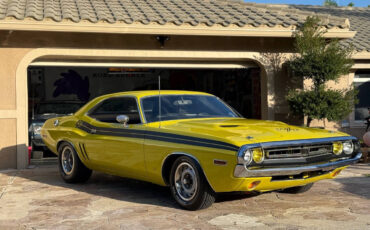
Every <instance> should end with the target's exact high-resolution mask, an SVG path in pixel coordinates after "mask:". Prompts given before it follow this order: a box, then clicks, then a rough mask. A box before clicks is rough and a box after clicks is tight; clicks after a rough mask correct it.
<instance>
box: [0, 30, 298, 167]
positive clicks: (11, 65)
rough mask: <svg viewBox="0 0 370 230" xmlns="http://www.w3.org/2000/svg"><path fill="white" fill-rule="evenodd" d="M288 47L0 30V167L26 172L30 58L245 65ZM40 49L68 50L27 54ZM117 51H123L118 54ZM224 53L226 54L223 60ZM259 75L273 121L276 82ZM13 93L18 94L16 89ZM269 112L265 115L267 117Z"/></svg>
mask: <svg viewBox="0 0 370 230" xmlns="http://www.w3.org/2000/svg"><path fill="white" fill-rule="evenodd" d="M25 38H27V39H25ZM291 44H292V39H291V38H281V39H279V38H241V37H227V36H225V37H206V36H204V37H202V36H199V37H191V36H171V38H170V40H169V41H168V42H166V43H165V45H164V48H161V46H160V44H159V43H158V41H157V40H156V38H155V36H144V35H114V34H110V35H103V34H88V33H81V34H78V33H58V32H53V33H51V32H20V31H14V32H9V31H0V45H1V47H3V48H0V85H1V89H2V90H0V125H1V126H0V127H2V130H4V132H2V134H1V135H2V136H0V138H1V140H0V148H1V150H0V161H1V163H0V169H3V168H15V167H18V168H24V167H25V166H26V165H27V147H26V146H27V144H28V143H27V141H28V140H27V138H28V136H27V135H28V134H27V130H28V127H27V118H26V116H25V115H26V114H27V108H26V106H27V96H26V95H27V79H26V76H27V66H24V65H25V63H28V64H29V63H31V62H32V61H33V58H37V59H38V60H43V58H47V59H48V60H50V59H54V58H55V59H59V60H60V59H63V58H64V57H65V56H71V55H72V56H74V57H75V60H78V59H84V58H83V57H82V56H79V53H81V54H83V53H85V51H89V50H91V49H94V50H91V52H88V53H89V55H90V57H94V56H95V55H96V56H97V57H98V56H99V55H101V56H104V59H106V60H108V61H109V59H112V60H115V59H116V57H113V56H120V55H122V56H125V58H132V59H133V60H143V58H142V56H140V55H139V56H136V57H131V56H130V55H129V53H135V52H136V51H135V50H141V51H140V52H141V53H142V54H143V55H144V56H145V59H147V60H150V59H151V57H150V55H149V54H147V53H145V52H148V53H149V52H154V53H155V57H153V58H152V59H156V60H158V59H161V57H162V55H161V53H162V52H167V51H168V52H169V53H168V57H170V58H171V60H180V59H182V58H183V54H186V55H190V56H191V55H193V56H194V57H195V58H194V59H193V60H197V59H198V60H199V58H202V57H203V56H204V57H205V58H206V59H208V60H211V59H216V58H217V59H218V60H223V58H224V59H225V60H227V59H231V58H232V59H233V60H235V61H237V60H239V61H243V60H244V61H245V60H246V59H247V58H248V59H249V60H254V59H257V58H258V57H257V56H258V54H259V53H261V52H291V50H292V46H291ZM38 48H48V49H49V50H57V49H60V48H65V49H66V48H68V50H69V51H68V52H61V53H60V52H59V53H58V52H56V53H58V54H57V55H55V56H54V55H53V54H52V53H49V54H48V55H47V57H46V56H44V55H40V56H37V55H36V56H32V55H31V56H30V55H29V54H30V53H32V52H33V51H36V50H37V49H38ZM77 48H78V49H79V50H77ZM104 50H105V51H104ZM110 50H112V51H110ZM120 50H125V51H122V52H120ZM130 50H131V51H132V52H131V51H130ZM74 51H76V52H74ZM188 51H190V52H188ZM110 52H111V53H112V55H110ZM186 52H187V53H186ZM218 52H219V53H218ZM224 52H230V53H229V54H228V56H227V57H226V56H224ZM27 55H28V56H27ZM98 58H99V57H98ZM98 58H97V59H98ZM261 67H262V66H261ZM17 71H18V72H17ZM17 74H18V78H17V77H16V76H17ZM261 76H262V81H261V83H262V86H261V87H262V97H264V98H268V99H267V100H266V99H265V100H263V102H262V117H263V118H264V119H266V118H269V119H273V118H274V112H273V111H274V110H273V107H271V106H267V104H269V105H273V103H272V100H273V93H274V90H273V89H274V81H273V79H272V74H271V73H268V72H262V73H261ZM16 89H19V90H18V91H16ZM16 95H18V98H17V96H16ZM267 110H268V111H269V112H268V115H267V113H266V111H267ZM5 131H6V132H5ZM17 155H18V156H17Z"/></svg>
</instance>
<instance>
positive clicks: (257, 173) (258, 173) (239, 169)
mask: <svg viewBox="0 0 370 230" xmlns="http://www.w3.org/2000/svg"><path fill="white" fill-rule="evenodd" d="M361 156H362V154H361V153H357V154H356V156H355V157H353V158H349V159H344V160H338V161H334V162H329V163H323V164H316V165H307V166H299V167H279V168H265V169H248V168H247V167H246V166H244V165H241V164H238V165H237V166H236V167H235V170H234V177H237V178H245V177H271V176H287V175H298V174H301V173H304V172H313V171H320V170H321V171H330V170H333V169H336V168H340V167H344V166H348V165H351V164H354V163H356V162H358V161H359V160H360V159H361Z"/></svg>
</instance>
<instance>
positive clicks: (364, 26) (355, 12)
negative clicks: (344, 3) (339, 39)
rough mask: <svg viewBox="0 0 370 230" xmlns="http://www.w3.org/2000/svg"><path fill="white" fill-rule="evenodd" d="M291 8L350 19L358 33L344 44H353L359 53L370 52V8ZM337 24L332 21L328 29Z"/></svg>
mask: <svg viewBox="0 0 370 230" xmlns="http://www.w3.org/2000/svg"><path fill="white" fill-rule="evenodd" d="M289 7H290V8H295V9H299V10H304V11H310V12H314V13H318V14H324V15H331V16H335V17H337V18H348V19H349V21H350V25H351V30H353V31H357V33H356V35H355V37H354V38H352V39H347V40H344V41H343V44H345V45H348V44H352V45H353V46H354V47H355V48H356V50H357V51H367V52H370V36H369V34H370V8H360V7H323V6H304V5H290V6H289ZM336 24H337V23H336V22H335V21H332V20H330V22H329V23H328V27H332V26H334V25H336Z"/></svg>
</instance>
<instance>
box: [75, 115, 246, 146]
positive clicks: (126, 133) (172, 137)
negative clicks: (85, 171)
mask: <svg viewBox="0 0 370 230" xmlns="http://www.w3.org/2000/svg"><path fill="white" fill-rule="evenodd" d="M76 128H79V129H81V130H83V131H85V132H87V133H90V134H99V135H109V136H120V137H131V138H146V139H151V140H158V141H165V142H173V143H178V144H187V145H196V146H201V147H209V148H217V149H225V150H231V151H237V150H239V147H238V146H236V145H232V144H229V143H226V142H221V141H215V140H209V139H205V138H197V137H190V136H183V135H178V134H170V133H163V132H154V131H145V130H132V129H118V128H117V129H115V128H103V127H95V126H92V125H90V124H88V123H86V122H83V121H79V122H77V123H76Z"/></svg>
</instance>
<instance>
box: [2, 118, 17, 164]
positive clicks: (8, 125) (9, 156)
mask: <svg viewBox="0 0 370 230" xmlns="http://www.w3.org/2000/svg"><path fill="white" fill-rule="evenodd" d="M16 125H17V121H16V119H0V127H1V132H0V169H4V168H16V167H17V146H16V145H17V142H16V130H17V126H16Z"/></svg>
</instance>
